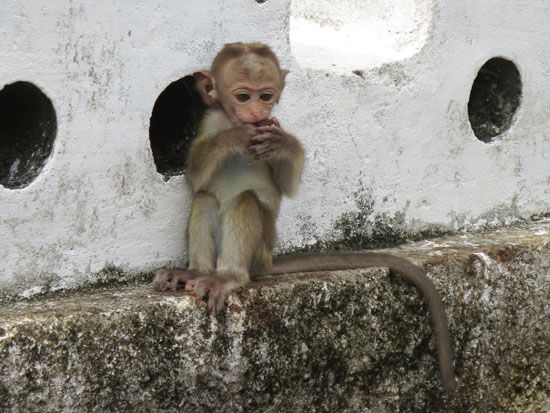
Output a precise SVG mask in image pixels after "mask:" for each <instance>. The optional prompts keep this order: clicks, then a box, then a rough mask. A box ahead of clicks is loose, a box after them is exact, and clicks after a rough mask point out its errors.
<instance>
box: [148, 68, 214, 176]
mask: <svg viewBox="0 0 550 413" xmlns="http://www.w3.org/2000/svg"><path fill="white" fill-rule="evenodd" d="M205 109H206V105H205V104H204V102H203V101H202V98H201V96H200V94H199V92H198V90H197V88H196V82H195V78H194V77H193V76H185V77H184V78H181V79H179V80H176V81H175V82H172V83H170V84H169V85H168V87H167V88H166V89H164V90H163V91H162V93H161V94H160V95H159V97H158V98H157V101H156V102H155V106H154V107H153V114H152V115H151V120H150V124H149V140H150V141H151V149H152V151H153V158H154V160H155V165H156V167H157V171H158V172H159V173H161V174H162V175H164V177H165V178H166V179H168V178H170V177H171V176H174V175H181V174H183V173H184V171H185V159H186V153H187V148H188V147H189V143H190V142H191V141H192V140H193V138H194V137H195V135H196V133H197V126H198V124H199V122H200V120H201V118H202V115H203V114H204V111H205Z"/></svg>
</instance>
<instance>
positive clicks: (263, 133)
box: [155, 43, 304, 314]
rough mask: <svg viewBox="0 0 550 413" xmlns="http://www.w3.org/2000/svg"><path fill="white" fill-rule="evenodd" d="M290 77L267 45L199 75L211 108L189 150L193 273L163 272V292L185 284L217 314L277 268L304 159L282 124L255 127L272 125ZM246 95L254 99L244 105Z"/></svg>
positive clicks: (237, 46) (238, 51)
mask: <svg viewBox="0 0 550 413" xmlns="http://www.w3.org/2000/svg"><path fill="white" fill-rule="evenodd" d="M286 74H287V71H286V70H282V69H281V68H280V66H279V62H278V60H277V57H276V56H275V54H274V53H273V52H272V51H271V49H270V48H269V47H268V46H266V45H263V44H261V43H249V44H243V43H232V44H228V45H226V46H224V48H223V49H222V50H221V51H220V53H219V54H218V55H217V56H216V58H215V59H214V62H213V63H212V67H211V70H210V71H200V72H197V73H195V77H196V79H197V87H198V89H199V90H200V92H201V96H202V97H203V100H204V101H205V102H206V103H207V104H208V105H209V106H210V107H209V109H208V110H207V112H206V114H205V116H204V118H203V120H202V121H201V123H200V125H199V128H198V135H197V137H196V138H195V140H194V141H193V143H192V144H191V146H190V149H189V152H188V153H189V157H188V160H187V174H186V177H187V179H188V181H189V184H190V186H191V189H192V191H193V193H194V197H193V202H192V206H191V214H190V216H189V221H188V228H187V245H188V257H189V269H187V270H159V271H158V272H157V277H156V279H155V288H156V289H158V290H163V289H167V288H176V287H177V285H178V283H181V284H185V286H186V289H187V290H188V291H190V292H193V294H194V295H195V296H196V297H197V298H199V299H205V300H206V301H207V303H208V308H209V310H210V311H211V312H212V313H214V314H215V313H217V312H218V311H220V309H221V308H222V305H223V303H224V301H225V298H226V296H227V295H228V294H229V293H231V291H234V290H235V289H237V288H239V287H241V286H243V285H244V284H246V283H247V282H248V281H249V280H250V276H249V272H250V270H251V269H254V271H257V272H265V271H268V270H269V269H270V268H271V266H272V251H273V248H274V246H275V242H276V229H275V222H276V219H277V215H278V213H279V206H280V204H281V197H282V195H283V194H286V195H293V194H294V193H295V192H296V190H297V188H298V184H299V181H300V176H301V173H302V169H303V164H304V153H303V148H302V145H301V144H300V142H299V141H298V140H297V139H296V138H295V137H294V136H292V135H290V134H288V133H287V132H285V131H284V130H283V129H281V128H280V125H279V123H278V121H277V120H276V119H274V118H273V119H270V120H269V122H267V125H263V126H255V124H256V123H257V122H260V121H265V120H268V119H269V115H270V113H271V110H272V108H273V106H274V105H275V104H276V103H277V101H278V99H279V96H280V94H281V92H282V90H283V87H284V80H285V76H286ZM242 93H245V94H246V95H247V96H248V97H249V99H248V100H247V101H240V100H239V99H237V98H238V97H239V96H240V94H242ZM266 96H267V97H268V98H267V99H265V97H266Z"/></svg>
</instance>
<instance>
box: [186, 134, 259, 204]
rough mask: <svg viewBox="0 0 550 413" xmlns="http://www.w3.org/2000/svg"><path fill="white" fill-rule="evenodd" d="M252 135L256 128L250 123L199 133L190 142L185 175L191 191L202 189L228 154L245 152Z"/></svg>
mask: <svg viewBox="0 0 550 413" xmlns="http://www.w3.org/2000/svg"><path fill="white" fill-rule="evenodd" d="M254 135H256V128H255V127H254V126H252V125H241V126H237V127H235V128H232V129H228V130H224V131H221V132H219V133H218V134H217V135H211V134H209V133H208V132H202V133H199V135H198V136H197V138H196V139H195V140H194V141H193V143H192V144H191V148H190V150H189V158H188V161H187V177H188V178H189V181H190V182H191V186H192V188H193V192H195V193H197V192H199V191H201V190H204V189H205V187H206V186H208V184H209V183H210V182H211V180H212V178H213V177H214V175H216V173H217V172H218V171H219V169H220V167H221V166H222V165H223V163H224V162H225V161H226V159H227V158H228V157H229V156H231V155H233V154H235V153H246V152H247V151H248V146H247V145H248V142H249V140H250V138H251V137H253V136H254Z"/></svg>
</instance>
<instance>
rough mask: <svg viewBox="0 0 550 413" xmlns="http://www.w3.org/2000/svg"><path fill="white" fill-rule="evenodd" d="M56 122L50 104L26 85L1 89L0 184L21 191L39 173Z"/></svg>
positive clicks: (53, 133)
mask: <svg viewBox="0 0 550 413" xmlns="http://www.w3.org/2000/svg"><path fill="white" fill-rule="evenodd" d="M56 132H57V120H56V116H55V110H54V108H53V105H52V102H51V100H50V99H48V97H47V96H46V95H45V94H44V93H42V91H41V90H40V89H38V88H37V87H36V86H34V85H33V84H32V83H29V82H21V81H20V82H15V83H12V84H9V85H5V86H4V88H3V89H2V90H0V184H1V185H3V186H5V187H6V188H22V187H25V186H27V185H28V184H30V183H31V182H32V181H33V180H34V179H35V178H36V177H37V176H38V174H39V173H40V171H41V170H42V168H43V167H44V164H45V163H46V161H47V159H48V157H49V156H50V153H51V151H52V145H53V141H54V139H55V134H56Z"/></svg>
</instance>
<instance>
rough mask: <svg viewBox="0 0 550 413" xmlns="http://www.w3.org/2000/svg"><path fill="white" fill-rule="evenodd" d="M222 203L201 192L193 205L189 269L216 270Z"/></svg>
mask: <svg viewBox="0 0 550 413" xmlns="http://www.w3.org/2000/svg"><path fill="white" fill-rule="evenodd" d="M219 209H220V204H219V203H218V201H217V199H216V198H214V197H213V196H212V195H210V194H207V193H205V192H199V193H197V195H195V198H194V199H193V203H192V205H191V213H190V214H189V221H188V224H187V251H188V257H189V269H190V270H197V271H198V272H201V273H202V274H210V273H212V272H214V265H215V263H216V237H217V233H219V227H220V220H219V217H218V212H219Z"/></svg>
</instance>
